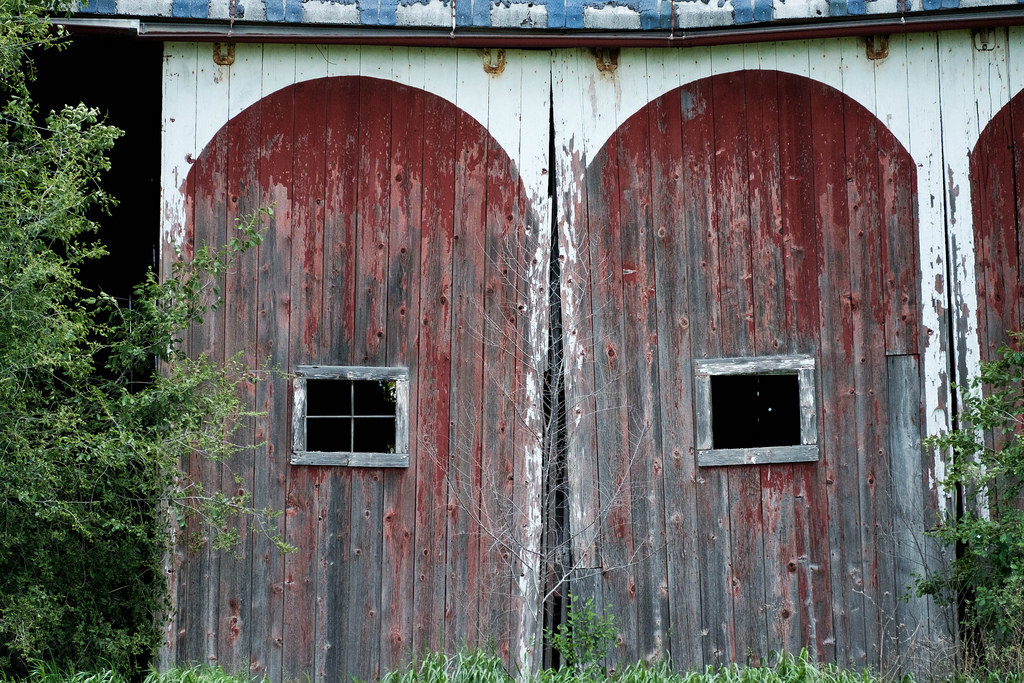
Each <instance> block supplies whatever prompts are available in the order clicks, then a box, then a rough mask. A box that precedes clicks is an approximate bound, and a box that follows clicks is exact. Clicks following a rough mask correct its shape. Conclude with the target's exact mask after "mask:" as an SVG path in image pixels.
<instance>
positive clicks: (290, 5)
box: [284, 0, 302, 23]
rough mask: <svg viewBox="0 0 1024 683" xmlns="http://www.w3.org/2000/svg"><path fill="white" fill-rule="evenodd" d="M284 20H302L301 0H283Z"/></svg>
mask: <svg viewBox="0 0 1024 683" xmlns="http://www.w3.org/2000/svg"><path fill="white" fill-rule="evenodd" d="M284 20H285V21H290V22H292V23H300V22H301V21H302V0H285V3H284Z"/></svg>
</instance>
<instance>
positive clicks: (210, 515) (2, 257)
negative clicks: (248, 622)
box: [0, 0, 259, 674]
mask: <svg viewBox="0 0 1024 683" xmlns="http://www.w3.org/2000/svg"><path fill="white" fill-rule="evenodd" d="M46 11H47V8H46V7H42V6H39V5H37V4H33V3H32V2H31V1H22V0H0V671H3V672H6V673H14V674H17V673H18V672H19V671H24V670H26V668H27V667H28V666H29V663H30V662H31V661H33V660H47V661H53V662H57V663H58V664H60V665H74V666H76V667H80V668H95V667H99V666H101V665H106V666H112V667H114V668H115V669H118V670H120V671H122V672H126V673H130V672H132V671H136V670H138V668H139V667H145V666H146V665H148V661H149V659H150V657H151V656H152V654H153V652H154V649H155V647H156V646H157V644H158V639H159V634H158V630H157V628H156V626H155V624H156V620H155V619H154V616H155V615H157V614H159V612H160V611H161V609H163V608H164V606H165V602H166V597H165V594H166V584H165V582H164V578H163V576H162V572H161V564H162V557H163V555H164V553H165V552H166V551H167V549H168V543H169V539H170V538H171V532H172V529H171V527H172V526H173V520H174V519H175V518H176V517H177V516H178V515H174V514H168V512H169V510H170V511H173V510H174V509H177V510H180V511H181V514H183V515H188V514H198V515H200V516H202V517H203V518H204V519H205V520H206V521H207V522H211V523H212V525H211V526H212V527H213V531H212V533H211V537H212V538H214V539H218V538H219V541H220V544H221V545H224V544H226V543H229V542H230V541H231V540H232V539H233V536H232V534H231V529H230V524H227V523H226V520H227V518H229V517H230V516H232V515H237V514H248V515H251V514H257V513H256V511H254V510H252V509H251V508H250V507H249V501H248V500H247V499H246V498H245V496H244V495H243V496H238V497H228V496H225V495H223V494H220V493H218V492H207V491H204V490H203V489H202V488H201V487H200V486H198V485H197V484H195V483H193V482H190V481H189V480H188V478H187V476H185V474H184V473H182V472H181V471H180V469H179V467H178V464H179V463H181V462H184V461H185V460H186V459H187V458H189V457H193V456H194V454H197V453H198V454H201V455H205V456H207V457H212V458H222V457H225V456H227V455H230V454H231V453H233V452H234V450H235V448H236V447H234V446H233V445H232V444H231V441H232V439H231V436H232V430H233V425H234V424H237V418H238V416H239V415H240V414H241V413H242V411H243V406H242V404H241V402H240V401H239V399H238V392H237V387H238V383H239V382H245V381H252V380H253V379H254V377H255V375H254V374H253V373H252V372H250V371H248V370H247V369H245V368H242V367H240V366H239V365H238V364H236V363H228V364H227V365H226V366H217V365H215V364H213V363H211V362H210V361H208V360H207V359H204V358H199V359H189V358H187V357H185V356H184V355H183V354H182V353H181V352H180V351H179V350H178V348H179V347H178V342H179V340H180V339H181V337H182V335H183V332H184V331H185V330H186V329H187V327H188V326H189V325H190V324H191V323H192V322H193V321H195V320H198V319H199V318H200V317H201V316H202V315H203V314H204V313H205V312H206V309H207V305H206V304H204V303H203V302H204V301H210V300H211V296H210V293H209V291H208V290H209V289H210V287H211V283H212V282H215V281H216V278H217V277H218V275H219V274H221V273H222V272H223V270H224V269H225V268H226V267H227V265H228V263H229V262H230V259H231V256H232V254H233V253H235V252H237V251H239V250H241V249H245V248H248V247H250V246H252V245H253V244H255V243H256V242H257V241H258V239H259V237H258V232H257V231H256V230H255V227H254V223H255V222H256V221H255V219H253V220H251V221H249V222H247V223H246V224H243V225H240V226H239V231H238V236H237V237H236V239H234V240H233V241H231V243H230V244H229V245H228V246H227V247H226V248H225V249H223V250H221V251H220V252H212V251H210V250H208V249H200V250H198V251H197V253H196V254H195V257H194V258H193V259H192V260H190V261H188V262H182V263H180V264H179V265H178V266H176V269H175V273H174V276H173V277H171V278H169V279H168V280H167V281H166V282H158V281H157V280H156V278H155V277H154V276H152V275H150V276H149V277H148V278H147V279H146V281H145V282H142V283H140V284H139V285H138V287H137V288H136V289H135V294H134V300H133V304H132V305H131V306H126V305H124V302H121V301H118V300H117V299H115V298H113V297H110V296H107V295H104V294H102V293H99V294H97V293H92V292H89V291H86V290H85V289H84V288H83V286H82V284H81V282H80V280H79V277H78V274H79V269H80V268H81V266H82V265H83V264H84V263H85V262H86V261H87V260H89V259H94V258H97V257H98V256H101V255H103V254H104V253H105V252H104V249H103V247H102V246H101V245H100V244H99V243H98V242H97V241H96V235H95V233H96V229H97V223H96V222H95V220H94V219H95V217H96V216H102V215H103V212H104V210H105V209H107V208H109V207H110V206H111V205H112V201H113V200H112V199H111V197H109V196H108V195H107V194H106V193H105V192H104V191H103V189H102V187H101V185H100V182H99V181H100V177H101V175H102V173H103V172H104V171H105V170H106V169H107V168H108V167H109V163H108V160H107V154H108V152H109V150H110V149H111V147H112V145H113V144H114V142H115V140H116V139H117V138H118V136H119V135H120V132H119V131H118V130H117V129H116V128H113V127H111V126H109V125H106V124H104V123H103V121H102V120H101V118H100V117H99V115H98V113H97V112H96V110H93V109H89V108H87V107H85V106H84V105H78V106H69V107H66V108H64V109H63V110H61V111H58V112H53V113H50V114H49V115H48V116H46V117H45V119H44V121H45V123H43V124H42V125H40V118H41V117H40V116H39V113H38V112H37V111H36V110H35V108H34V106H33V104H32V100H31V98H30V94H29V85H30V82H31V79H32V64H31V60H30V55H31V51H32V50H39V49H45V48H53V47H59V43H60V41H62V40H63V39H64V37H63V36H62V34H61V31H60V30H59V29H55V28H54V27H53V26H52V25H51V24H49V23H48V22H47V21H46V20H45V18H44V17H45V14H46ZM169 506H170V507H169ZM222 529H223V530H224V532H223V533H221V535H220V536H218V533H217V532H219V531H221V530H222Z"/></svg>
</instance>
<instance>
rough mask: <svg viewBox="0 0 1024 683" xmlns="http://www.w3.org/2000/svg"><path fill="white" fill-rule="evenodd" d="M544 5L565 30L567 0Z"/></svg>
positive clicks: (552, 24)
mask: <svg viewBox="0 0 1024 683" xmlns="http://www.w3.org/2000/svg"><path fill="white" fill-rule="evenodd" d="M1021 2H1024V0H1021ZM542 4H543V5H544V6H545V7H547V10H548V28H565V0H546V1H545V2H543V3H542Z"/></svg>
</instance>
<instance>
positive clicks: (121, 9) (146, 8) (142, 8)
mask: <svg viewBox="0 0 1024 683" xmlns="http://www.w3.org/2000/svg"><path fill="white" fill-rule="evenodd" d="M116 7H117V10H116V11H117V13H118V14H131V15H143V14H147V15H150V16H154V17H169V16H171V13H172V12H173V4H172V2H171V0H117V5H116Z"/></svg>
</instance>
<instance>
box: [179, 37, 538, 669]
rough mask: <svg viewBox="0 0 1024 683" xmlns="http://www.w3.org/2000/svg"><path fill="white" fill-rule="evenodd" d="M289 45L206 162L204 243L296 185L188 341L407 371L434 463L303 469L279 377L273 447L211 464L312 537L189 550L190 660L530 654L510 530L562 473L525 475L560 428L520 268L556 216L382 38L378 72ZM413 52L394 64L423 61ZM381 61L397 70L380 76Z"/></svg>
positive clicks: (258, 392)
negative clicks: (339, 73)
mask: <svg viewBox="0 0 1024 683" xmlns="http://www.w3.org/2000/svg"><path fill="white" fill-rule="evenodd" d="M267 49H268V50H270V49H276V50H287V51H289V52H288V56H289V58H290V59H291V60H292V63H294V69H295V73H296V81H297V82H294V83H286V84H283V87H281V88H270V87H268V86H269V81H271V79H270V78H268V77H267V75H266V74H264V78H263V85H262V87H263V89H264V92H263V96H262V98H261V99H258V101H257V103H256V104H254V105H252V106H249V107H247V108H246V109H245V110H244V111H241V112H236V115H235V116H234V117H233V118H231V120H230V121H229V123H228V124H227V125H225V126H224V127H223V128H222V129H221V130H220V131H219V132H217V133H216V134H215V135H214V136H213V138H212V141H211V142H210V144H209V145H207V147H206V151H204V153H203V154H202V155H200V156H199V158H198V159H197V160H196V162H195V164H194V170H193V172H192V173H193V176H190V178H194V180H190V181H189V184H188V185H187V187H193V186H194V190H193V191H192V193H191V195H190V197H189V201H190V203H191V205H192V206H195V207H197V208H196V209H195V210H193V211H191V212H190V214H189V222H190V227H189V233H188V234H189V244H196V245H200V244H209V245H218V244H223V243H224V242H225V240H227V239H230V238H231V237H233V236H234V231H233V227H231V224H230V223H229V220H233V218H234V217H236V216H239V215H243V214H244V213H245V212H248V211H251V210H253V209H254V208H255V207H256V206H260V205H263V206H269V205H271V204H273V206H274V215H273V218H272V219H271V220H270V221H269V224H268V226H267V232H266V234H265V237H264V241H263V244H262V245H261V246H260V247H259V248H258V249H257V250H254V251H253V252H250V253H249V254H247V255H246V256H245V257H244V260H243V261H242V264H244V270H241V272H239V271H238V270H232V271H231V273H229V275H228V276H227V277H228V278H229V280H228V282H227V283H226V285H227V286H226V287H224V288H223V289H224V291H225V295H226V300H225V306H224V307H223V308H221V309H219V311H218V312H217V313H216V314H214V315H212V316H210V317H209V319H208V320H207V321H205V322H204V324H203V325H202V326H199V327H197V328H195V330H194V332H193V335H192V338H191V339H190V341H189V348H190V350H195V351H197V352H206V353H211V354H213V355H214V356H215V357H216V358H219V359H223V358H227V357H230V356H233V355H234V354H235V353H237V352H239V351H241V352H243V353H244V357H245V358H246V359H247V360H249V361H250V362H257V363H260V362H264V361H269V362H271V363H272V364H274V365H276V366H278V367H279V368H280V369H281V370H284V371H287V370H288V369H289V368H293V367H295V366H297V365H299V364H317V363H320V364H345V365H350V364H357V365H401V366H405V367H408V368H409V372H410V376H411V377H414V378H415V381H413V382H412V383H411V385H412V386H411V391H410V401H411V403H412V405H413V406H416V407H417V408H416V409H415V410H413V411H412V416H411V420H412V428H413V433H414V434H415V438H414V439H413V442H412V444H411V449H412V453H413V455H412V465H411V466H410V468H408V469H394V470H389V471H386V472H385V471H382V470H381V469H374V468H352V469H347V468H332V467H305V466H289V465H288V464H287V463H288V455H289V448H290V446H289V445H290V443H291V442H290V435H289V434H288V427H287V425H289V424H290V422H289V420H288V406H289V405H290V399H289V396H288V395H287V394H288V391H289V386H290V383H289V382H288V380H287V378H286V377H284V376H280V375H270V376H268V377H267V378H266V381H263V382H260V383H259V384H258V385H256V387H255V388H254V393H253V395H252V398H251V401H252V404H253V405H254V406H256V407H257V408H258V409H259V410H261V411H263V414H262V415H260V416H259V417H257V418H256V419H255V425H254V427H253V429H254V432H255V433H253V432H248V433H243V436H244V438H245V439H246V441H249V440H251V439H253V438H255V441H256V442H257V443H259V444H260V445H258V446H257V448H256V451H255V453H254V454H247V456H246V459H245V462H249V463H253V462H254V463H255V466H254V468H253V465H250V468H253V469H250V470H249V471H248V472H244V471H243V472H242V473H241V474H242V477H241V479H240V482H241V483H239V484H235V481H234V479H233V478H232V477H231V476H229V475H227V474H223V473H222V471H221V469H219V467H220V466H219V465H218V466H217V467H216V468H213V467H211V469H210V471H209V472H207V471H202V472H199V471H196V472H194V475H195V476H196V477H197V478H201V479H203V480H204V481H207V482H213V483H214V484H220V483H223V484H224V485H225V486H229V487H230V489H231V490H232V491H233V492H237V491H236V489H241V490H243V491H245V492H247V493H248V492H251V493H252V494H253V504H254V505H255V506H256V507H257V508H263V507H266V506H268V505H269V506H270V507H274V508H277V509H282V510H284V513H285V514H284V515H283V517H281V518H279V519H278V520H276V521H275V522H273V523H272V524H273V525H275V526H276V528H277V530H278V531H280V533H281V534H282V537H283V538H284V540H285V541H287V542H288V543H290V544H292V545H295V546H296V547H297V548H298V551H297V552H295V553H291V554H286V555H282V554H281V553H279V552H278V550H277V549H276V548H275V547H274V546H273V544H272V543H270V541H269V540H268V539H267V537H266V536H263V535H256V534H254V535H252V536H249V535H247V536H246V537H245V539H244V542H243V545H242V546H241V551H242V552H241V555H240V558H239V559H237V560H236V559H233V558H232V557H230V556H228V555H223V556H221V555H218V554H215V553H212V552H210V551H205V550H204V551H199V552H198V553H195V554H193V556H192V557H190V558H187V562H186V564H185V565H184V571H185V572H187V576H185V577H183V579H182V580H180V581H179V588H178V597H177V602H178V605H179V613H178V614H177V615H176V620H177V621H176V629H177V632H178V633H179V634H180V637H179V642H178V645H177V648H176V649H177V651H176V654H175V657H176V658H177V659H178V660H180V661H223V663H225V664H229V665H230V666H232V667H234V668H239V667H241V668H248V669H250V670H251V671H252V672H254V673H258V674H261V675H267V676H268V677H270V678H272V679H273V680H294V679H297V678H300V677H302V676H303V675H306V674H309V675H312V676H314V677H315V679H316V680H340V679H342V678H347V677H349V676H357V677H360V678H362V679H373V678H375V677H376V676H377V675H378V674H379V673H380V671H381V670H382V669H393V668H395V667H397V666H399V665H400V664H401V663H402V662H404V661H407V660H408V658H409V656H410V655H413V654H415V653H422V652H424V651H426V650H428V649H436V648H438V647H444V646H448V647H450V648H453V649H454V648H458V647H459V646H461V645H462V644H463V643H465V644H468V645H474V644H480V645H486V644H487V643H492V642H493V643H496V644H498V647H499V652H501V654H502V655H503V657H505V658H506V659H508V660H509V663H510V666H513V665H515V664H514V663H513V662H512V659H513V657H515V656H518V655H519V654H520V645H519V644H518V642H517V643H516V646H515V652H513V650H512V647H511V644H512V641H511V640H510V633H514V632H513V631H512V625H513V624H514V625H516V628H520V625H521V624H523V623H526V622H524V621H523V619H522V617H521V616H520V614H519V610H522V609H523V607H524V602H523V599H522V597H521V596H520V595H519V591H520V586H519V584H518V583H517V582H515V581H514V580H513V574H512V570H513V569H516V568H518V567H519V566H520V564H516V563H514V562H510V559H512V558H511V557H510V551H509V547H508V546H507V545H502V543H503V542H506V541H508V540H509V538H508V535H509V534H510V533H514V532H515V523H516V522H523V521H524V518H520V519H518V520H517V519H514V518H513V516H511V510H510V508H509V506H510V505H511V504H512V501H513V499H516V500H520V501H527V500H530V499H532V497H533V496H535V495H537V492H536V491H533V490H525V491H519V490H518V488H517V487H523V486H531V485H532V484H531V483H530V482H532V481H533V480H537V481H539V479H540V477H539V475H536V476H534V475H533V474H532V473H529V474H530V475H531V476H532V477H533V479H530V477H527V476H526V474H527V473H524V472H521V473H520V475H521V476H522V477H523V479H524V481H514V478H513V476H512V475H513V473H514V472H516V467H517V465H516V463H517V460H518V459H520V458H522V455H521V454H517V450H516V444H515V441H514V439H513V430H514V428H515V425H516V423H517V421H518V423H519V424H520V425H522V428H523V429H526V430H527V432H528V433H532V434H536V433H539V425H538V424H532V423H530V420H535V419H537V417H538V416H537V413H536V410H534V411H533V412H531V409H530V408H531V407H530V405H529V404H528V402H527V396H528V394H530V393H531V392H528V391H527V390H526V389H527V388H526V387H525V386H524V381H525V380H524V377H525V374H524V371H523V369H522V366H521V365H520V364H519V363H518V360H517V359H521V358H522V353H521V351H530V352H531V353H534V355H536V353H535V350H533V349H530V348H529V345H530V344H535V343H536V340H532V341H527V339H526V336H527V334H528V333H529V330H530V329H531V327H530V325H529V324H528V323H529V322H530V321H531V320H533V319H532V318H531V316H533V315H534V313H533V307H534V306H535V305H540V306H546V303H547V302H546V300H545V299H544V298H541V300H540V301H537V302H534V301H531V300H529V299H528V298H526V296H524V293H525V290H521V289H520V287H521V283H520V281H519V278H520V277H523V273H524V272H525V271H523V270H522V268H523V260H524V258H525V256H524V253H523V251H522V250H523V249H524V248H525V247H526V246H528V245H527V244H526V243H525V242H524V238H525V237H526V236H528V235H536V234H538V232H539V230H541V229H544V228H543V226H539V225H538V224H537V222H536V220H537V219H536V216H535V214H534V212H532V211H531V208H530V204H529V203H528V202H527V201H526V200H525V199H524V189H523V186H522V183H521V182H520V181H519V175H518V171H517V167H516V164H515V163H514V162H513V160H512V159H510V158H509V156H508V155H507V153H506V151H505V150H504V149H503V148H502V147H501V146H500V145H498V144H497V143H496V142H495V141H494V139H493V138H492V137H491V136H490V135H489V134H488V133H487V132H486V130H485V129H484V127H483V126H482V125H481V124H480V123H479V122H478V121H477V120H476V119H475V118H473V117H471V116H469V115H468V114H466V113H464V112H461V111H459V110H458V109H457V108H456V107H455V106H454V105H453V104H452V103H451V102H450V101H448V100H445V99H442V98H440V97H438V96H436V95H432V94H430V93H428V92H426V91H425V90H422V89H419V88H415V87H410V86H407V85H401V84H398V83H395V82H393V81H392V80H390V77H391V73H390V69H391V61H390V59H389V60H384V59H383V58H382V57H384V54H372V55H370V54H369V53H371V52H372V51H371V50H364V51H363V58H364V60H365V61H364V62H363V64H362V67H361V72H362V74H363V75H361V76H346V77H333V78H332V77H328V71H329V68H330V67H329V63H328V62H327V61H325V60H323V59H310V57H309V55H308V53H307V54H304V55H300V56H299V58H298V59H295V57H294V56H293V53H294V49H293V48H267ZM409 52H410V51H399V54H400V55H401V56H400V59H401V65H402V66H401V67H398V66H396V67H395V68H406V69H408V68H409V67H408V66H406V62H407V61H410V62H411V54H407V53H409ZM387 54H388V56H390V51H388V53H387ZM418 55H419V59H420V60H421V63H422V62H423V60H424V59H425V57H424V53H423V52H419V53H418ZM381 65H385V66H384V67H383V68H386V69H387V70H388V73H387V74H386V75H387V76H388V78H386V79H385V78H378V77H374V75H372V74H378V70H379V69H380V68H382V66H381ZM466 71H467V72H469V71H470V70H469V69H468V68H467V69H466ZM420 73H421V74H422V73H423V69H422V66H421V69H420ZM481 73H482V71H481ZM485 77H486V76H485ZM421 78H422V76H421ZM475 85H476V84H473V83H469V84H468V85H467V86H466V90H467V92H473V89H474V88H475ZM268 90H269V91H268ZM517 151H518V150H517ZM531 239H533V243H534V244H535V245H536V244H537V241H536V238H531ZM540 291H541V292H543V288H542V289H541V290H540ZM535 323H536V321H535V320H533V323H532V324H533V326H534V327H535V326H536V324H535ZM229 330H230V333H229V332H228V331H229ZM534 336H536V334H535V333H534ZM453 357H454V358H457V359H458V362H457V363H454V364H453V363H451V359H452V358H453ZM485 361H486V362H487V364H488V368H489V371H488V372H487V373H485V372H484V363H485ZM536 393H537V392H536V390H534V391H533V392H532V395H536ZM485 432H486V438H485ZM524 442H525V443H529V442H530V439H528V438H524ZM242 462H243V460H241V459H240V460H239V461H238V462H237V463H231V464H235V465H239V466H240V465H241V463H242ZM449 484H450V485H451V487H450V488H449ZM484 490H486V491H488V495H491V494H496V496H492V497H490V498H484V497H483V493H482V491H484ZM449 491H451V493H450V494H449ZM247 533H248V530H247ZM518 543H525V541H524V540H523V539H512V547H515V546H516V544H518ZM517 571H518V569H517ZM516 637H518V636H516ZM222 658H223V660H222Z"/></svg>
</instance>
